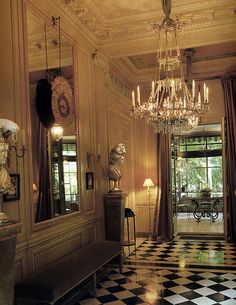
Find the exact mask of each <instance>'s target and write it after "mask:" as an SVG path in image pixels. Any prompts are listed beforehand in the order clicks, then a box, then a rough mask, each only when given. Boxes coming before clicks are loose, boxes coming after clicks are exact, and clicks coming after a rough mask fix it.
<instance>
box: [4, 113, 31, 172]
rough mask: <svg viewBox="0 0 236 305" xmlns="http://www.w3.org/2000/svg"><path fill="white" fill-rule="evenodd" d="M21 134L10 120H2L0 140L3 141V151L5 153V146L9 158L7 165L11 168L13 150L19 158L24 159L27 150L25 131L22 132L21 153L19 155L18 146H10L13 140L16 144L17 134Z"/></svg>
mask: <svg viewBox="0 0 236 305" xmlns="http://www.w3.org/2000/svg"><path fill="white" fill-rule="evenodd" d="M18 132H19V126H18V125H17V124H16V123H15V122H13V121H10V120H7V119H0V139H1V151H3V146H4V145H5V151H6V155H8V158H7V165H8V167H10V164H11V150H12V149H14V150H15V152H16V157H17V158H23V157H24V155H25V152H26V151H27V149H26V148H25V131H24V130H22V143H23V144H22V147H21V148H20V153H18V148H17V147H16V145H10V146H9V142H10V141H11V140H12V141H13V142H16V139H17V133H18Z"/></svg>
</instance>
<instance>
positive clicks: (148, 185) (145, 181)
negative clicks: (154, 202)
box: [143, 178, 154, 187]
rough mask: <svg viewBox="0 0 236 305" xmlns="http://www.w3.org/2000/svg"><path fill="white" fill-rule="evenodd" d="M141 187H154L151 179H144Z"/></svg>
mask: <svg viewBox="0 0 236 305" xmlns="http://www.w3.org/2000/svg"><path fill="white" fill-rule="evenodd" d="M143 186H144V187H145V186H147V187H150V186H154V183H153V182H152V179H151V178H146V179H145V180H144V183H143Z"/></svg>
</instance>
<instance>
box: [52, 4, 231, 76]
mask: <svg viewBox="0 0 236 305" xmlns="http://www.w3.org/2000/svg"><path fill="white" fill-rule="evenodd" d="M52 1H54V2H55V3H56V5H57V6H58V7H59V8H60V10H62V11H63V12H64V14H65V15H67V16H68V17H69V18H70V20H72V21H73V23H74V24H75V27H78V28H80V29H82V31H83V32H84V33H85V34H86V35H87V37H89V38H90V40H92V41H93V42H94V43H95V45H96V46H97V49H98V50H99V51H101V52H103V53H104V54H106V55H108V56H109V57H110V58H112V59H113V61H114V63H116V64H117V65H119V67H120V69H121V70H122V71H123V72H124V73H125V74H126V75H127V77H128V78H129V79H130V80H134V78H136V76H137V77H138V78H139V79H140V80H142V79H143V80H144V79H147V78H148V74H149V72H150V73H151V72H152V71H153V67H154V66H155V52H156V48H157V41H156V37H155V36H154V34H153V30H152V28H153V24H154V22H157V23H161V21H162V19H163V17H164V15H163V11H162V7H161V0H135V1H127V0H52ZM235 4H236V2H235V0H198V1H196V0H172V12H171V17H172V18H176V17H178V18H179V19H180V21H181V22H182V23H183V31H182V32H181V33H180V34H179V43H180V47H181V48H182V49H186V48H194V49H195V53H194V57H193V62H195V68H196V71H198V67H200V68H199V69H202V68H201V65H202V62H203V61H206V62H207V63H206V66H208V67H209V68H214V69H215V70H217V71H218V72H217V73H219V71H220V69H221V68H220V67H218V66H219V65H221V66H222V64H223V65H224V66H227V67H228V66H231V65H232V64H236V60H235V54H236V31H235V25H236V18H235V15H236V8H235ZM212 60H214V61H215V63H214V64H212ZM209 61H211V62H209ZM219 61H220V63H219ZM213 66H214V67H213ZM203 68H204V67H203ZM214 69H213V70H214ZM203 70H204V69H203ZM215 73H216V72H215Z"/></svg>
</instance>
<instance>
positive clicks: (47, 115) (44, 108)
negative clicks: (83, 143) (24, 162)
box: [27, 9, 79, 222]
mask: <svg viewBox="0 0 236 305" xmlns="http://www.w3.org/2000/svg"><path fill="white" fill-rule="evenodd" d="M27 38H28V69H29V71H28V72H29V83H30V84H29V88H30V119H31V143H32V167H33V186H32V187H33V201H34V202H33V203H34V219H35V222H41V221H45V220H48V219H51V218H55V217H59V216H62V215H65V214H69V213H73V212H76V211H78V210H79V192H78V190H79V188H78V164H77V141H76V117H75V111H74V108H75V107H74V92H73V91H74V90H73V87H74V86H73V47H72V44H71V43H70V42H69V41H68V39H67V38H66V37H64V35H63V34H61V28H60V18H59V17H52V21H51V23H50V22H49V21H47V23H45V20H43V19H41V18H40V17H39V16H36V14H35V13H34V12H32V11H31V10H29V9H27ZM65 88H66V89H65ZM61 132H63V134H61Z"/></svg>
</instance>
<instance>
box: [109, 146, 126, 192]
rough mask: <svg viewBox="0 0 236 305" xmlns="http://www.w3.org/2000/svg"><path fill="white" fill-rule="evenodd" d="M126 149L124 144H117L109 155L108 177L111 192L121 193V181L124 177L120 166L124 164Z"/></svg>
mask: <svg viewBox="0 0 236 305" xmlns="http://www.w3.org/2000/svg"><path fill="white" fill-rule="evenodd" d="M125 154H126V149H125V146H124V144H123V143H119V144H116V145H115V146H114V147H113V148H112V149H111V151H110V153H109V166H108V170H107V176H108V177H109V192H120V191H121V190H120V188H119V181H120V179H121V177H122V174H121V170H120V166H121V165H122V164H123V162H124V155H125Z"/></svg>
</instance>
